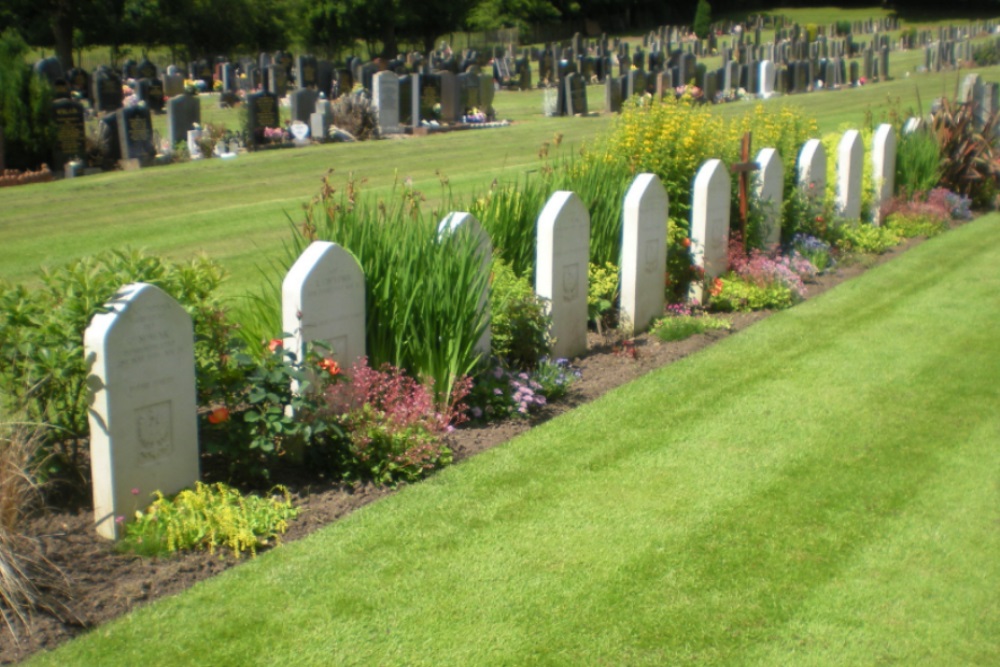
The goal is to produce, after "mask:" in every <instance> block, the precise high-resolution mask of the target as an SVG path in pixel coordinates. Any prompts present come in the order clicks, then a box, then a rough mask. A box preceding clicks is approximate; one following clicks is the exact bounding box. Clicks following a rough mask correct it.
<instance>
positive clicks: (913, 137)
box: [896, 130, 941, 198]
mask: <svg viewBox="0 0 1000 667" xmlns="http://www.w3.org/2000/svg"><path fill="white" fill-rule="evenodd" d="M940 180H941V152H940V149H939V148H938V143H937V141H936V139H935V137H934V135H932V134H931V133H929V132H926V131H924V130H917V131H915V132H909V133H904V134H903V135H902V136H900V138H899V143H898V145H897V147H896V191H897V192H898V193H899V195H900V196H901V197H906V198H910V197H915V196H917V193H922V192H929V191H930V190H931V189H932V188H934V187H935V186H936V185H937V184H938V182H939V181H940Z"/></svg>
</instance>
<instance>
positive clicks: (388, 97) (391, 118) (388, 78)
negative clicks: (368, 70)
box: [372, 70, 401, 134]
mask: <svg viewBox="0 0 1000 667" xmlns="http://www.w3.org/2000/svg"><path fill="white" fill-rule="evenodd" d="M372 106H374V107H375V113H376V118H377V119H378V120H377V123H378V130H379V133H380V134H397V133H399V132H400V131H401V128H400V127H399V77H398V76H397V75H396V74H395V73H394V72H390V71H388V70H386V71H384V72H379V73H378V74H376V75H375V76H374V77H372Z"/></svg>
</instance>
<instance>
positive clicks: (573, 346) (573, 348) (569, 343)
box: [535, 190, 590, 359]
mask: <svg viewBox="0 0 1000 667" xmlns="http://www.w3.org/2000/svg"><path fill="white" fill-rule="evenodd" d="M537 238H538V241H537V243H538V245H537V255H536V261H535V266H536V269H535V291H536V292H537V293H538V295H539V296H540V297H542V298H543V299H547V301H548V303H547V306H548V311H549V317H550V318H551V321H552V328H551V334H552V336H553V338H554V339H555V342H554V343H553V345H552V355H553V356H554V357H556V358H560V357H562V358H566V359H569V358H572V357H576V356H578V355H580V354H583V353H584V352H586V351H587V279H588V276H587V269H588V262H589V257H590V214H589V213H587V209H586V208H585V207H584V205H583V202H582V201H580V198H579V197H578V196H577V195H576V194H575V193H573V192H569V191H566V190H560V191H558V192H556V193H555V194H553V195H552V196H551V197H550V198H549V200H548V202H547V203H546V204H545V207H544V208H543V209H542V213H541V215H539V217H538V237H537Z"/></svg>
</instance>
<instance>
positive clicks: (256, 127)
mask: <svg viewBox="0 0 1000 667" xmlns="http://www.w3.org/2000/svg"><path fill="white" fill-rule="evenodd" d="M268 127H271V128H274V127H281V116H280V115H279V113H278V96H277V95H274V94H273V93H268V92H260V93H252V94H250V95H247V130H248V131H249V133H250V137H249V140H250V142H251V143H252V144H253V145H259V144H263V143H266V142H265V140H264V129H265V128H268Z"/></svg>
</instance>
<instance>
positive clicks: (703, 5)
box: [681, 0, 712, 83]
mask: <svg viewBox="0 0 1000 667" xmlns="http://www.w3.org/2000/svg"><path fill="white" fill-rule="evenodd" d="M711 24H712V6H711V5H710V4H708V0H698V4H697V6H696V7H695V9H694V21H692V23H691V25H692V29H693V30H694V34H696V35H698V38H699V39H708V33H709V30H710V26H711ZM681 83H688V82H687V81H682V82H681Z"/></svg>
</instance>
